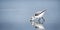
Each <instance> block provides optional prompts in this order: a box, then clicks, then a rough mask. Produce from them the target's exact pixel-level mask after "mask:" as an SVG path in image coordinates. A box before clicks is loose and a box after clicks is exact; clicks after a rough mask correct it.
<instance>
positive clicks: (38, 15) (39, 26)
mask: <svg viewBox="0 0 60 30" xmlns="http://www.w3.org/2000/svg"><path fill="white" fill-rule="evenodd" d="M45 11H46V9H45V10H43V11H38V12H36V13H35V14H34V15H33V16H32V17H31V19H30V22H31V24H32V25H33V26H34V27H35V28H37V29H38V30H44V27H43V25H42V24H43V23H40V21H39V20H40V19H43V20H44V21H45V19H44V18H43V15H44V13H45ZM35 19H38V22H39V23H37V22H35V21H34V20H35Z"/></svg>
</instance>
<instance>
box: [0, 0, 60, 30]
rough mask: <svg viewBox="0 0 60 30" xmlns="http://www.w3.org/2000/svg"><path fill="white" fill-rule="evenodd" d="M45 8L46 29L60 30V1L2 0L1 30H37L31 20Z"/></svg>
mask: <svg viewBox="0 0 60 30" xmlns="http://www.w3.org/2000/svg"><path fill="white" fill-rule="evenodd" d="M45 8H46V9H47V11H46V13H45V15H44V18H45V19H46V22H45V23H44V24H43V25H44V27H45V29H46V30H60V0H0V30H35V28H34V27H32V25H31V24H30V22H29V18H30V17H31V16H32V15H33V14H34V12H36V11H38V10H42V9H45Z"/></svg>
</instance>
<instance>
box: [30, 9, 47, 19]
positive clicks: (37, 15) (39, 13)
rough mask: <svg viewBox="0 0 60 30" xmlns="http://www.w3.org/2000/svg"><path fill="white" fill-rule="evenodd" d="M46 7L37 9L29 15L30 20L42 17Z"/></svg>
mask: <svg viewBox="0 0 60 30" xmlns="http://www.w3.org/2000/svg"><path fill="white" fill-rule="evenodd" d="M45 11H46V9H44V10H43V11H37V12H36V13H35V14H34V15H33V16H32V17H31V20H34V19H39V18H42V19H43V20H44V18H43V15H44V13H45Z"/></svg>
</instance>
